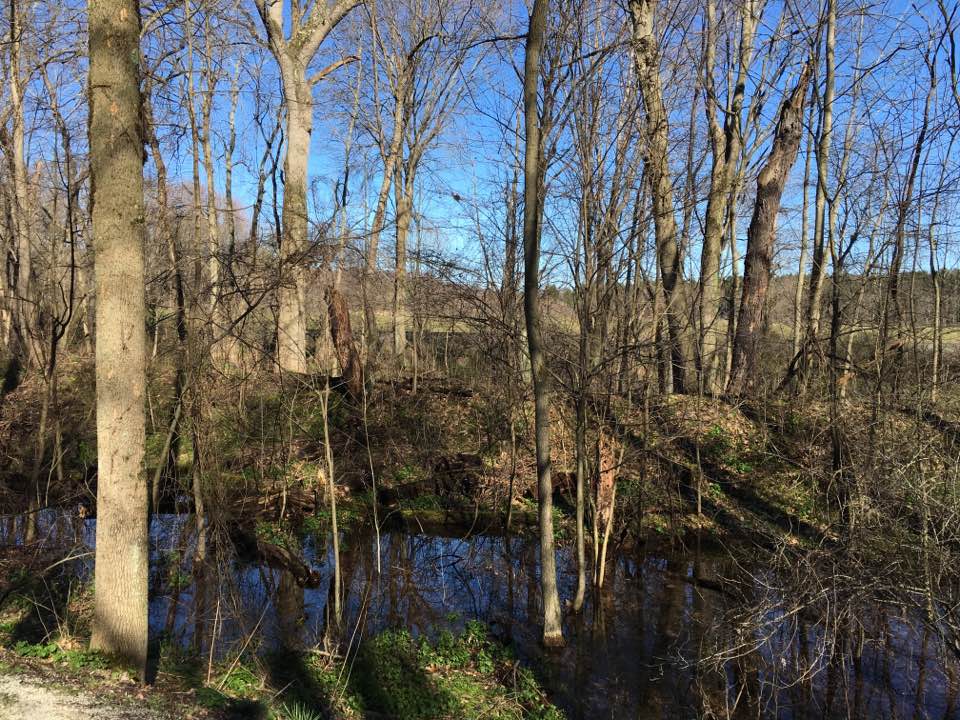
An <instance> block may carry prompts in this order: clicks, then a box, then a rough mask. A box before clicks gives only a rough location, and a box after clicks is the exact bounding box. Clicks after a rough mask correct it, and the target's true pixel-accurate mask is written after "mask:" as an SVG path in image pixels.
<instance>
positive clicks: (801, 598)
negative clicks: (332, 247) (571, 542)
mask: <svg viewBox="0 0 960 720" xmlns="http://www.w3.org/2000/svg"><path fill="white" fill-rule="evenodd" d="M93 522H94V521H93V520H92V519H88V520H86V521H82V522H81V523H80V525H82V527H81V528H80V529H79V530H78V525H77V522H76V520H75V519H71V521H67V522H65V521H64V520H63V518H58V517H52V516H51V517H49V518H46V517H44V518H42V519H41V520H40V521H39V522H38V530H39V532H40V533H41V534H43V535H44V536H45V537H48V538H49V539H50V542H61V543H63V544H66V545H69V546H73V544H74V542H75V537H76V535H77V534H78V532H79V533H80V535H81V536H82V537H84V538H88V537H92V528H93ZM210 530H211V531H210V537H211V542H210V544H209V546H208V550H209V552H208V561H209V564H208V565H207V567H206V568H203V569H202V570H201V569H200V568H199V567H198V564H196V563H194V561H193V552H192V548H193V538H194V534H195V532H196V525H195V523H194V522H193V521H192V520H191V519H190V518H188V517H184V516H179V517H178V516H172V515H171V516H157V517H155V518H154V528H153V529H152V537H153V547H152V552H153V562H152V568H153V576H152V577H151V596H152V598H153V606H152V608H151V622H152V625H153V632H154V633H155V635H156V634H160V633H162V635H163V637H164V638H166V640H167V641H168V642H171V643H173V644H175V645H179V646H181V647H191V646H192V647H194V648H196V649H198V650H199V651H200V652H201V654H202V656H203V657H204V659H206V657H207V653H209V652H210V650H211V645H214V647H213V648H212V649H213V655H214V656H215V657H216V658H221V659H222V658H224V657H235V655H236V654H237V653H239V652H240V651H241V650H245V651H246V652H247V653H248V657H249V656H250V654H259V655H260V656H261V657H262V658H273V657H274V656H275V654H276V652H277V650H278V649H280V648H284V647H285V648H294V649H309V648H312V647H314V646H317V645H319V646H320V647H321V648H322V649H325V650H328V651H340V652H342V651H343V650H344V649H345V648H346V647H348V646H349V647H350V648H351V649H353V650H355V649H356V647H357V644H358V643H359V641H360V640H361V639H363V638H367V639H369V638H371V637H373V636H374V635H376V634H377V633H378V632H379V631H381V630H383V629H385V628H388V627H400V628H405V629H408V630H410V631H411V632H412V633H413V634H414V635H417V634H427V635H432V634H433V633H435V632H437V631H438V630H442V629H445V628H450V627H452V628H454V629H455V628H457V627H459V626H461V625H462V624H463V623H464V622H465V621H467V620H471V619H479V620H482V621H484V622H485V623H487V624H489V625H490V627H491V630H492V632H493V634H494V635H495V636H496V637H500V638H502V639H503V640H505V641H506V642H508V643H511V644H513V645H514V647H515V649H516V652H517V655H518V656H519V658H520V659H521V660H522V661H523V662H525V663H529V664H530V665H531V666H532V667H533V668H534V669H535V672H536V674H537V676H538V678H539V679H540V680H541V682H542V683H544V685H545V686H546V687H547V688H548V689H549V690H550V692H551V695H552V697H553V699H554V700H555V701H556V702H558V703H559V704H560V705H561V706H562V707H563V708H564V709H565V710H566V711H567V713H568V716H569V717H570V718H584V719H590V720H592V719H593V718H597V717H640V718H642V719H644V720H646V719H650V720H652V719H653V718H667V717H670V718H672V717H707V716H709V715H710V714H712V715H713V716H715V717H720V718H725V717H731V718H732V717H771V718H772V717H783V718H791V719H793V718H797V719H800V718H810V717H817V718H821V717H823V718H843V717H850V718H874V717H876V718H888V717H890V718H892V717H924V716H936V717H955V716H956V714H957V673H956V667H955V664H954V663H953V662H952V661H950V660H949V658H948V657H945V654H944V653H945V651H946V648H945V645H944V643H943V640H942V638H941V636H940V635H938V633H937V632H936V631H935V629H934V628H933V627H932V626H931V625H930V624H929V623H925V622H923V620H924V618H923V617H919V616H918V615H917V613H916V612H915V610H910V609H904V608H905V607H907V606H906V605H905V604H904V603H902V602H900V603H899V604H898V603H897V602H894V601H895V600H897V599H898V597H899V596H896V595H892V594H891V595H890V596H889V598H888V599H889V600H890V601H889V602H881V601H880V600H881V598H880V597H879V594H878V593H877V592H876V591H875V589H874V588H870V587H866V588H865V587H861V586H856V587H855V586H853V585H852V584H848V585H844V584H842V583H840V582H838V581H836V579H834V582H832V583H828V582H827V579H826V578H823V577H821V580H822V582H821V583H820V584H816V583H814V582H813V581H812V579H815V578H816V577H818V576H816V575H815V574H812V573H810V572H809V571H808V572H807V573H801V572H795V573H793V574H790V573H789V572H788V571H785V569H784V567H783V566H781V565H778V564H776V563H768V564H767V565H766V566H760V567H758V566H759V565H760V563H757V562H754V563H752V564H751V563H742V564H738V563H737V562H735V561H733V560H731V558H730V556H729V555H728V554H727V553H726V552H720V553H718V552H717V551H716V550H706V549H704V548H700V547H699V546H698V545H697V544H693V545H691V546H690V547H683V546H677V547H664V548H655V547H653V548H636V549H633V550H624V549H622V548H621V549H619V550H618V555H617V556H616V557H615V558H613V560H612V562H611V564H610V573H609V575H608V579H607V583H606V586H605V587H604V589H603V590H602V591H601V592H599V593H595V594H588V597H587V604H586V607H585V612H584V613H581V614H579V615H576V614H569V615H568V616H567V618H565V620H566V627H565V631H566V636H567V638H568V640H569V643H568V646H567V647H566V648H565V649H563V650H561V651H559V652H549V653H545V652H543V651H542V650H541V649H540V647H539V637H538V628H537V627H536V625H537V618H539V616H540V610H539V583H538V578H537V572H538V552H537V543H536V541H535V539H531V538H525V537H512V538H509V539H507V538H503V537H499V536H494V535H483V536H470V537H464V534H465V533H454V532H450V533H449V535H450V537H444V536H442V535H436V534H435V535H430V534H417V533H404V532H396V531H395V532H388V533H384V534H383V535H382V537H381V543H382V544H381V557H382V569H381V572H380V573H378V572H377V563H376V552H375V546H374V543H375V542H376V538H375V537H374V534H373V533H372V531H369V530H366V529H364V530H361V531H360V532H356V533H353V534H344V535H343V536H342V545H341V571H342V575H343V582H344V589H345V597H344V620H343V624H342V626H341V627H339V628H338V627H336V625H335V623H332V622H331V618H330V617H329V613H330V608H331V606H332V600H331V598H332V595H331V593H332V592H333V586H332V582H333V578H332V567H331V563H330V562H329V557H330V549H329V545H330V542H329V539H326V540H324V539H323V538H322V537H321V538H306V539H304V540H302V541H296V545H295V547H294V548H293V549H294V550H295V551H296V552H298V553H300V554H302V556H303V557H304V558H305V559H307V560H308V561H309V562H311V563H312V564H313V566H314V567H316V568H318V569H320V570H321V571H322V572H323V573H325V574H324V575H323V578H324V581H325V582H323V583H322V585H321V587H320V588H317V589H311V588H304V587H302V586H300V585H298V584H297V582H296V579H295V576H294V575H293V574H292V573H290V572H283V571H279V570H275V569H271V568H268V567H266V566H263V565H259V564H256V563H250V562H249V561H245V562H242V561H240V560H239V559H238V558H237V557H236V553H235V552H234V551H233V549H232V546H231V544H230V543H229V542H226V541H225V539H224V538H223V537H221V536H220V535H219V534H218V532H216V531H215V529H214V528H212V527H211V529H210ZM558 560H559V562H560V565H561V573H560V580H561V590H562V592H563V593H564V596H565V597H567V596H569V597H572V591H573V583H574V580H575V571H576V567H575V561H574V558H573V556H572V555H571V554H568V553H566V552H563V551H562V552H561V553H560V554H559V555H558ZM886 584H887V585H889V581H886ZM878 586H879V581H878ZM264 662H266V660H264ZM284 663H286V665H285V664H284ZM275 664H276V672H277V673H278V675H277V677H280V674H284V673H285V676H286V675H290V679H294V680H296V678H297V677H298V676H297V674H296V672H295V671H296V664H295V663H294V662H293V660H292V659H291V658H287V659H286V660H285V661H283V662H280V661H277V662H276V663H275ZM205 665H206V663H204V666H205ZM281 671H282V673H281ZM291 673H292V675H291ZM304 678H306V675H304ZM297 682H300V680H297ZM303 682H306V680H305V679H303Z"/></svg>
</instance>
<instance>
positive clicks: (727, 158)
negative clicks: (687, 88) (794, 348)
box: [699, 0, 757, 394]
mask: <svg viewBox="0 0 960 720" xmlns="http://www.w3.org/2000/svg"><path fill="white" fill-rule="evenodd" d="M714 15H715V10H714V2H713V0H708V3H707V46H706V63H705V64H706V73H707V76H706V83H705V85H706V90H707V100H706V114H707V121H708V127H709V130H710V150H711V154H712V156H713V166H712V168H711V171H710V191H709V193H708V195H707V211H706V216H705V218H704V229H703V246H702V249H701V254H700V307H699V314H700V317H699V320H700V376H701V388H702V390H703V391H704V392H707V393H710V394H714V393H717V392H719V391H720V389H721V387H722V385H721V383H720V382H719V379H718V377H717V372H718V368H717V352H718V349H719V347H720V341H721V338H722V337H723V330H722V329H721V328H720V327H718V326H717V320H718V318H719V314H720V296H721V283H720V258H721V255H722V254H723V245H724V238H725V234H726V227H727V219H728V217H729V205H730V203H731V202H732V197H733V192H732V187H733V181H734V173H735V171H736V169H737V165H738V160H739V157H740V154H741V152H742V150H743V137H742V128H741V120H740V115H741V112H742V111H743V101H744V94H745V88H746V80H745V76H746V74H747V72H748V71H749V69H750V64H751V61H752V58H753V39H754V32H755V30H756V25H757V16H756V3H755V1H754V0H749V1H748V2H745V3H744V5H743V8H742V9H741V19H740V51H739V56H738V57H739V59H738V68H737V79H736V82H735V83H734V92H733V95H732V96H731V97H729V98H728V100H727V103H726V107H725V108H724V122H723V126H722V128H721V125H720V122H719V120H718V119H717V110H716V106H717V102H718V101H717V97H716V90H715V87H714V81H713V73H714V66H715V63H716V60H715V56H716V19H715V16H714Z"/></svg>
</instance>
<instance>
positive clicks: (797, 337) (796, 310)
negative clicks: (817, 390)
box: [793, 103, 814, 356]
mask: <svg viewBox="0 0 960 720" xmlns="http://www.w3.org/2000/svg"><path fill="white" fill-rule="evenodd" d="M813 109H814V103H810V111H809V112H808V113H807V149H806V153H805V157H804V161H803V190H802V198H803V199H802V200H801V202H800V259H799V260H798V261H797V285H796V288H795V290H794V296H793V354H794V356H796V354H797V353H798V352H800V344H801V343H802V342H803V285H804V275H805V274H806V271H807V250H808V246H809V243H810V238H809V229H810V222H809V219H808V218H807V215H809V212H808V210H809V207H810V205H809V197H810V158H811V157H812V155H813V138H814V135H813Z"/></svg>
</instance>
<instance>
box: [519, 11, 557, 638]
mask: <svg viewBox="0 0 960 720" xmlns="http://www.w3.org/2000/svg"><path fill="white" fill-rule="evenodd" d="M547 6H548V0H534V3H533V9H532V10H531V12H530V25H529V30H528V32H527V41H526V52H525V58H524V74H523V109H524V127H525V129H526V147H525V151H524V158H525V160H524V173H523V258H524V278H523V289H524V296H523V304H524V315H525V317H526V324H527V345H528V347H529V350H530V367H531V375H532V376H533V397H534V427H535V429H534V433H535V438H536V454H537V488H538V492H539V508H540V593H541V596H542V602H543V644H544V645H546V646H548V647H556V646H560V645H562V644H563V628H562V626H561V623H560V598H559V596H558V594H557V564H556V563H557V557H556V549H555V547H554V538H553V483H552V480H551V475H550V474H551V467H550V396H549V388H548V385H547V382H548V381H547V368H546V360H545V358H544V351H543V340H542V336H541V332H540V323H541V316H540V220H541V216H542V211H541V207H542V206H541V202H542V200H541V193H542V192H543V176H544V168H543V145H542V138H541V128H540V111H539V107H538V104H537V87H538V86H539V79H540V58H541V54H542V52H543V44H544V36H545V35H546V29H547Z"/></svg>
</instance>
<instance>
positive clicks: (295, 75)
mask: <svg viewBox="0 0 960 720" xmlns="http://www.w3.org/2000/svg"><path fill="white" fill-rule="evenodd" d="M255 2H256V5H257V11H258V13H259V15H260V19H261V21H262V22H263V26H264V29H265V30H266V34H267V46H268V47H269V49H270V52H271V54H272V55H273V57H274V59H276V61H277V64H278V65H279V66H280V78H281V80H282V82H283V93H284V104H285V106H286V109H287V135H286V149H285V154H284V160H283V169H284V190H283V221H282V224H283V232H282V235H281V239H280V252H279V255H280V258H279V259H280V272H279V278H278V279H279V289H278V292H277V296H278V305H279V310H278V318H277V364H278V365H279V367H280V369H281V370H286V371H289V372H297V373H305V372H306V371H307V321H306V313H305V307H304V299H305V298H304V294H305V287H304V275H303V269H302V263H303V255H304V253H305V252H306V249H307V189H308V161H309V157H310V133H311V132H312V130H313V85H314V83H315V82H317V81H318V80H319V79H320V78H322V77H323V76H324V75H326V74H327V73H328V72H329V71H332V70H333V69H335V68H337V67H339V66H340V65H342V64H343V62H342V61H341V62H336V63H334V64H333V65H331V66H330V67H328V68H327V69H326V70H324V71H321V72H319V73H317V74H316V75H315V76H312V77H307V67H308V66H309V65H310V63H311V62H312V61H313V58H314V56H315V55H316V54H317V51H318V50H319V49H320V45H321V44H322V43H323V41H324V40H325V39H326V38H327V35H329V34H330V31H331V30H332V29H333V28H334V27H336V26H337V25H338V24H339V23H340V21H341V20H343V18H344V17H346V15H347V13H349V12H350V11H351V10H353V9H354V8H355V7H357V6H358V5H360V4H361V0H325V1H324V2H317V3H314V4H312V5H310V6H309V7H307V8H306V9H304V8H299V7H297V6H296V5H294V7H293V8H291V7H289V3H288V2H287V0H275V1H273V2H268V0H255ZM288 16H289V17H288ZM286 24H289V26H290V30H289V33H286V32H285V31H284V27H285V25H286Z"/></svg>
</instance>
